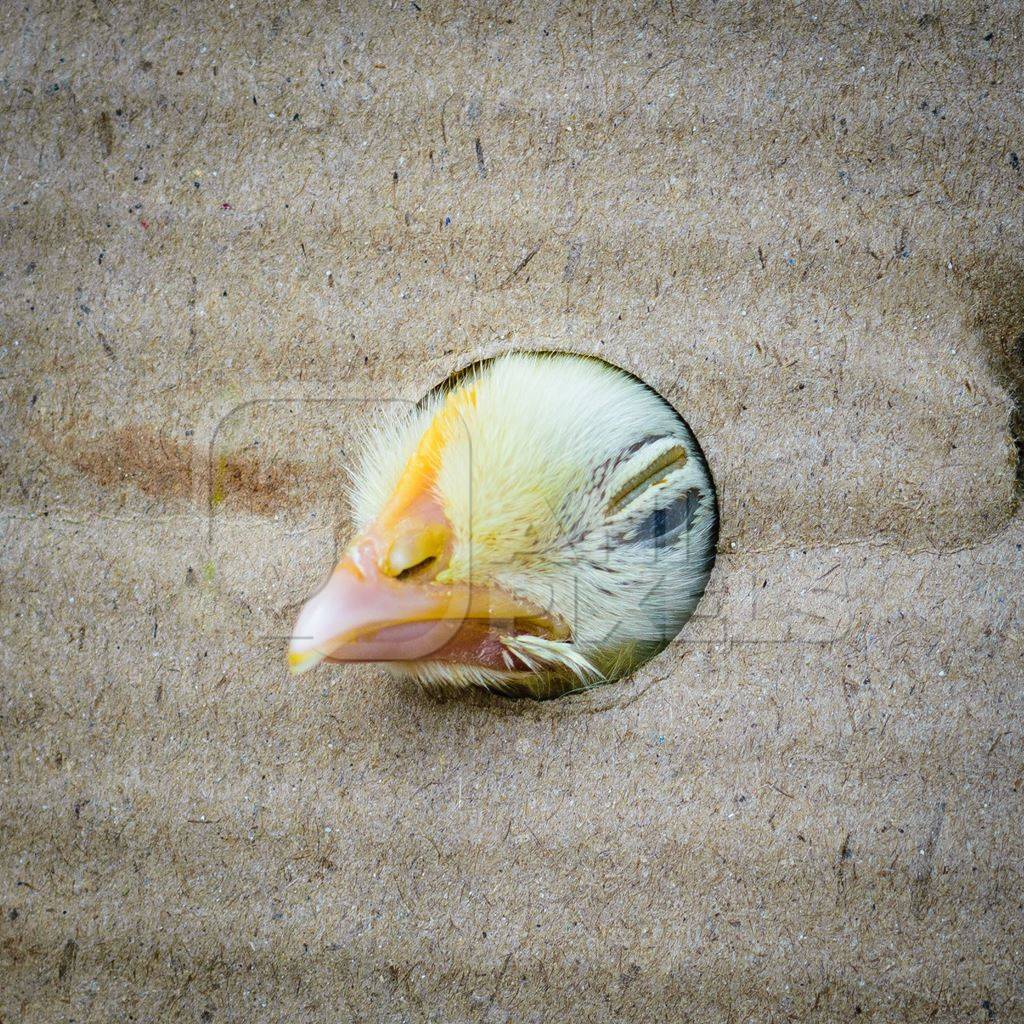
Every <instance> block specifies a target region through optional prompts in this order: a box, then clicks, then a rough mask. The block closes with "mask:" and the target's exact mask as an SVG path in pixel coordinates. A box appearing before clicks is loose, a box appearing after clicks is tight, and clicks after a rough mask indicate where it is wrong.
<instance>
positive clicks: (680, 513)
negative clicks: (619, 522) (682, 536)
mask: <svg viewBox="0 0 1024 1024" xmlns="http://www.w3.org/2000/svg"><path fill="white" fill-rule="evenodd" d="M699 505H700V491H698V490H697V488H696V487H691V488H690V489H689V490H686V491H683V493H682V494H680V495H678V496H677V497H676V498H674V499H673V500H672V501H671V502H670V503H669V504H668V505H666V506H665V507H664V508H656V509H654V510H653V511H652V512H650V513H648V514H647V515H646V516H645V517H644V518H643V519H642V520H641V521H640V523H639V525H638V526H637V527H636V539H637V540H638V541H639V542H640V543H641V544H649V545H653V546H655V547H660V546H661V545H662V544H663V543H665V541H667V540H671V539H672V538H674V537H675V535H676V534H678V533H680V532H682V531H685V530H689V528H690V526H691V525H692V524H693V519H694V516H696V514H697V508H698V506H699Z"/></svg>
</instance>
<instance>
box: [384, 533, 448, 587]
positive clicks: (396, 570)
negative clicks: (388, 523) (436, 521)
mask: <svg viewBox="0 0 1024 1024" xmlns="http://www.w3.org/2000/svg"><path fill="white" fill-rule="evenodd" d="M447 542H448V531H447V530H446V529H445V528H444V527H443V526H438V525H429V526H422V527H418V528H417V529H413V530H408V531H406V532H404V533H401V534H399V536H398V537H397V538H396V539H395V540H394V541H392V543H391V545H390V546H389V548H388V550H387V553H386V554H385V555H384V557H383V558H381V560H380V562H379V563H378V568H379V569H380V571H381V572H382V573H383V574H384V575H385V576H391V577H394V578H397V579H404V578H405V577H406V576H408V575H410V574H411V573H412V572H413V571H415V570H417V569H422V568H424V567H426V566H427V565H428V564H429V563H431V562H433V561H435V559H437V557H438V556H439V555H440V554H441V552H442V551H443V550H444V547H445V544H446V543H447Z"/></svg>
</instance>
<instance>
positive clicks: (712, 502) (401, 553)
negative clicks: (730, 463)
mask: <svg viewBox="0 0 1024 1024" xmlns="http://www.w3.org/2000/svg"><path fill="white" fill-rule="evenodd" d="M354 482H355V486H354V489H353V494H352V511H353V514H354V519H355V522H356V526H357V529H356V535H355V538H354V539H353V540H352V542H351V544H350V546H349V548H348V550H347V551H346V553H345V555H344V557H343V558H342V560H341V561H340V562H339V564H338V566H337V567H336V568H335V570H334V572H333V573H332V575H331V576H330V578H329V579H328V581H327V582H326V583H325V584H324V585H323V587H322V588H321V589H320V590H319V591H317V593H316V594H314V595H313V596H312V597H311V598H310V599H309V600H308V601H307V603H306V605H305V606H304V607H303V609H302V611H301V613H300V615H299V618H298V621H297V623H296V625H295V629H294V633H293V636H292V639H291V646H290V649H289V653H288V661H289V664H290V666H291V669H292V671H293V672H304V671H306V670H308V669H310V668H312V667H313V666H314V665H316V664H318V663H319V662H320V661H323V660H325V659H326V660H328V661H334V662H381V663H384V664H385V665H386V666H387V667H388V668H389V669H390V670H391V671H392V672H394V673H396V674H398V675H402V676H407V677H411V678H412V679H414V680H416V681H418V682H420V683H422V684H425V685H428V686H433V687H439V688H443V689H451V688H463V687H468V686H480V687H485V688H487V689H490V690H495V691H499V692H502V693H506V694H511V695H522V696H531V697H536V698H543V697H553V696H557V695H559V694H563V693H566V692H569V691H574V690H579V689H585V688H587V687H590V686H593V685H596V684H599V683H606V682H611V681H613V680H616V679H619V678H621V677H622V676H624V675H626V674H627V673H629V672H631V671H632V670H633V669H635V668H636V667H637V666H638V665H640V664H642V663H643V662H644V661H646V660H647V659H648V658H651V657H652V656H653V655H655V654H657V653H658V652H659V651H661V650H662V649H663V648H664V647H665V646H666V645H667V644H668V643H669V641H670V640H671V639H672V638H673V637H674V636H675V635H676V633H678V631H679V630H680V628H681V627H682V626H683V624H684V623H685V622H686V620H687V619H688V618H689V617H690V615H691V613H692V612H693V609H694V607H695V606H696V604H697V602H698V600H699V599H700V596H701V594H702V593H703V592H704V588H705V586H706V584H707V580H708V576H709V575H710V572H711V569H712V566H713V565H714V560H715V544H716V541H717V537H718V507H717V501H716V496H715V487H714V482H713V480H712V477H711V472H710V470H709V469H708V465H707V462H706V461H705V458H704V455H703V452H702V451H701V449H700V446H699V445H698V443H697V440H696V438H695V437H694V435H693V433H692V432H691V430H690V428H689V427H688V426H687V424H686V423H685V421H684V420H683V419H682V417H680V416H679V414H678V413H677V412H676V411H675V410H674V409H673V408H672V407H671V406H670V405H669V404H668V403H667V402H666V401H665V400H664V399H663V398H662V397H661V396H660V395H658V394H657V393H656V392H655V391H653V390H652V389H651V388H649V387H647V386H646V385H645V384H643V383H642V382H641V381H639V380H637V379H636V378H635V377H633V376H631V375H630V374H628V373H626V372H625V371H623V370H620V369H618V368H617V367H614V366H611V365H610V364H608V363H605V362H603V361H602V360H599V359H596V358H592V357H587V356H577V355H572V354H565V353H528V352H523V353H513V354H508V355H503V356H499V357H497V358H495V359H491V360H487V361H484V362H482V363H478V364H476V365H474V366H472V367H470V368H468V369H467V370H465V371H462V372H461V373H459V374H457V375H455V376H454V377H453V378H450V379H449V380H448V381H446V382H445V383H444V384H442V385H440V386H439V387H437V388H435V389H434V390H433V391H431V392H430V393H429V394H428V395H427V396H426V397H425V398H424V399H423V401H422V402H420V404H419V405H418V406H417V407H416V408H415V409H414V410H409V411H405V412H403V413H400V414H396V415H395V416H393V417H392V418H391V419H390V420H388V421H386V422H383V423H381V424H380V425H379V427H378V428H377V429H376V430H375V432H374V434H373V436H372V438H371V439H370V441H369V443H368V445H367V446H366V451H365V453H364V454H363V457H362V461H361V464H360V465H359V467H358V469H357V471H356V472H355V473H354Z"/></svg>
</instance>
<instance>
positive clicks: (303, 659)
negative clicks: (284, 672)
mask: <svg viewBox="0 0 1024 1024" xmlns="http://www.w3.org/2000/svg"><path fill="white" fill-rule="evenodd" d="M323 659H324V655H322V654H321V653H320V652H319V651H317V650H311V651H295V650H292V651H289V652H288V671H289V672H290V673H291V674H292V675H293V676H301V675H302V674H303V673H304V672H308V671H309V670H310V669H312V668H316V666H317V665H319V664H320V662H321V661H323Z"/></svg>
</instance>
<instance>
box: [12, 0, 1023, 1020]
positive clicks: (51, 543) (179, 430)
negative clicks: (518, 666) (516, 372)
mask: <svg viewBox="0 0 1024 1024" xmlns="http://www.w3.org/2000/svg"><path fill="white" fill-rule="evenodd" d="M1021 25H1022V20H1021V12H1020V9H1019V6H1018V5H1016V4H1007V5H1005V6H999V5H996V6H992V7H988V6H977V5H973V4H966V3H965V4H956V3H953V4H943V5H933V4H911V5H908V6H906V7H903V8H901V9H899V10H896V9H890V6H889V5H881V4H879V5H875V4H856V3H855V4H834V5H829V4H810V5H803V6H801V7H799V9H798V8H795V7H790V6H779V7H769V5H759V4H738V3H720V4H707V5H690V4H687V3H685V2H680V0H676V2H674V3H672V2H668V3H658V4H654V3H651V4H639V5H634V6H626V5H610V6H607V7H600V8H596V9H593V10H592V9H590V8H588V7H585V6H583V5H559V4H549V5H544V6H541V5H537V6H532V5H529V4H517V5H511V6H509V7H499V6H487V7H485V6H482V5H481V6H478V7H466V6H461V5H451V4H444V3H434V2H431V0H418V3H411V2H410V3H395V4H363V5H356V6H350V7H347V8H346V9H344V10H338V9H337V8H331V9H327V8H324V9H322V10H321V9H317V8H314V7H312V6H306V5H297V4H296V5H287V6H286V5H283V4H282V5H276V6H273V7H266V8H260V9H256V8H252V7H250V6H249V5H248V4H244V3H236V4H227V3H217V4H190V5H188V6H187V7H186V6H185V5H181V6H180V7H173V6H169V5H163V4H128V3H122V4H116V5H115V4H112V3H109V2H107V0H97V2H95V3H90V4H86V3H82V4H59V3H58V4H47V5H44V4H29V5H21V4H18V5H14V6H9V7H8V8H7V9H6V10H5V11H4V19H3V27H2V29H0V45H2V54H3V68H4V71H3V78H2V83H0V86H2V96H3V118H2V119H0V134H2V139H3V145H2V151H3V161H2V172H0V181H2V186H3V187H2V210H0V243H2V245H0V273H2V277H0V295H2V320H0V325H2V346H0V348H2V352H0V355H2V361H0V377H2V386H3V391H4V403H3V410H2V427H3V438H4V448H3V455H2V457H3V475H2V502H3V513H4V523H5V525H4V531H5V532H4V544H3V556H2V558H3V579H4V584H3V588H2V591H0V600H2V607H3V615H2V625H0V638H2V666H3V672H2V681H0V686H2V690H0V716H2V717H0V730H2V734H0V752H2V759H0V905H2V917H0V1018H2V1020H3V1021H5V1022H8V1021H9V1022H14V1021H56V1020H75V1021H107V1020H136V1021H154V1020H170V1019H183V1020H198V1021H247V1020H268V1021H270V1020H273V1021H278V1020H288V1021H313V1020H331V1021H343V1020H360V1021H364V1020H365V1021H369V1020H380V1021H403V1020H421V1019H429V1020H437V1021H468V1020H483V1021H536V1022H541V1021H565V1020H572V1021H604V1020H615V1021H654V1020H699V1021H704V1020H707V1021H746V1020H757V1021H769V1020H780V1021H781V1020H798V1019H809V1020H822V1021H840V1020H853V1019H855V1018H857V1017H859V1018H860V1019H877V1020H899V1021H919V1020H944V1021H975V1020H976V1021H986V1020H1013V1019H1018V1020H1019V1019H1021V1016H1022V992H1021V976H1022V975H1021V969H1022V963H1021V959H1022V954H1021V942H1020V940H1021V920H1022V898H1021V892H1022V878H1021V873H1022V853H1024V849H1022V847H1024V841H1022V836H1021V824H1020V822H1021V811H1022V801H1024V795H1022V792H1021V786H1022V781H1021V739H1022V717H1021V711H1022V696H1021V688H1022V681H1024V680H1022V674H1024V673H1022V660H1021V659H1022V634H1021V579H1022V552H1021V545H1022V542H1024V529H1022V519H1021V513H1020V510H1019V491H1018V485H1017V449H1016V447H1015V443H1014V429H1015V427H1018V426H1019V415H1018V413H1016V412H1015V410H1016V408H1017V404H1016V403H1017V401H1018V400H1019V398H1020V394H1021V384H1022V381H1024V371H1022V368H1021V361H1022V356H1024V340H1022V338H1024V252H1022V249H1021V231H1022V224H1024V203H1022V196H1024V166H1022V162H1024V138H1022V136H1021V124H1022V123H1024V120H1022V115H1024V104H1022V100H1021V97H1022V95H1024V41H1022V37H1021V31H1022V29H1021ZM516 346H519V347H536V346H551V347H557V348H575V349H578V350H581V351H585V352H591V353H596V354H598V355H602V356H605V357H606V358H609V359H611V360H613V361H615V362H618V363H619V364H621V365H623V366H625V367H627V368H628V369H630V370H631V371H633V372H635V373H637V374H639V375H640V376H642V377H643V378H644V379H646V380H647V381H649V382H650V383H651V384H652V385H654V386H655V387H657V388H658V389H659V390H660V391H661V392H662V393H663V394H664V395H665V396H666V397H667V398H669V400H671V401H672V402H673V403H674V404H675V405H676V406H677V407H678V408H679V409H680V410H681V411H682V413H683V414H684V415H685V416H686V417H687V418H688V420H689V421H690V423H691V424H692V425H693V427H694V429H695V430H696V431H697V433H698V435H699V437H700V439H701V441H702V443H703V445H704V447H705V450H706V451H707V454H708V457H709V460H710V462H711V465H712V468H713V470H714V472H715V475H716V478H717V481H718V484H719V488H720V492H721V498H722V540H721V554H720V558H719V563H718V567H717V569H716V571H715V574H714V576H713V578H712V582H711V586H710V588H709V591H708V594H707V595H706V598H705V601H704V603H703V604H702V606H701V609H700V614H699V616H698V618H696V619H695V620H693V622H691V624H690V625H689V626H688V627H687V629H686V630H685V631H684V633H683V634H682V635H681V636H680V637H679V638H678V640H677V641H676V642H675V643H674V644H673V645H672V646H671V647H670V648H669V649H668V650H667V651H666V652H665V653H664V654H663V655H662V656H660V657H659V658H658V659H656V660H655V661H653V662H652V663H650V664H649V665H648V666H647V667H646V668H645V669H644V670H643V671H641V672H640V673H639V674H638V675H637V676H636V677H635V678H633V679H631V680H629V681H627V682H625V683H623V684H621V685H619V686H616V687H614V688H610V689H607V690H604V691H601V692H598V693H595V694H593V695H592V696H588V697H582V698H574V699H569V700H563V701H559V702H555V703H550V704H546V705H531V704H526V703H517V702H509V701H506V700H501V699H491V698H487V697H472V698H469V699H465V700H460V701H451V700H449V701H441V700H437V699H433V698H430V697H427V696H424V695H422V694H420V693H418V692H417V691H415V690H412V689H410V688H409V687H405V686H401V685H399V684H396V683H393V682H390V681H388V680H387V679H386V678H384V676H383V675H382V674H381V673H379V672H378V671H376V670H375V669H373V668H349V669H335V670H322V671H318V672H317V673H316V674H314V675H312V676H309V677H303V678H301V679H297V680H296V679H291V678H289V677H288V676H287V675H286V673H285V669H284V661H283V651H284V646H285V644H284V640H283V639H282V637H283V635H284V634H285V633H286V632H287V630H288V629H289V627H290V625H291V623H292V621H293V617H294V614H295V610H296V608H297V607H298V604H299V603H300V602H301V600H302V599H303V598H304V597H305V596H306V594H307V593H308V592H309V591H310V589H311V587H312V586H314V585H315V583H316V582H317V580H318V579H319V578H320V577H321V576H322V575H323V573H324V572H325V571H326V570H327V568H328V567H329V565H330V564H331V560H332V557H333V550H334V545H335V543H336V542H337V540H338V538H339V537H340V538H343V536H344V532H345V530H346V528H347V524H346V520H345V512H344V506H343V501H342V491H343V481H344V467H345V465H346V462H347V460H348V459H349V457H350V456H351V452H352V450H353V447H352V446H353V444H354V443H355V441H356V439H357V438H358V435H359V432H360V430H361V429H362V428H363V427H364V425H365V423H366V422H367V421H368V420H369V419H370V418H371V417H372V416H373V415H375V414H376V413H377V412H378V411H379V409H380V408H381V405H380V403H382V402H386V401H392V400H406V401H407V400H415V399H417V398H418V397H419V396H420V395H421V394H422V392H423V391H424V390H425V389H426V388H427V387H428V386H430V385H432V384H433V383H435V382H436V381H437V380H439V379H441V378H442V377H444V376H445V375H447V374H448V373H449V372H451V371H452V370H453V369H455V368H457V367H459V366H461V365H464V364H465V363H466V362H469V361H470V360H472V359H474V358H477V357H479V356H481V355H485V354H491V353H493V352H497V351H501V350H503V349H506V348H509V347H516Z"/></svg>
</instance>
